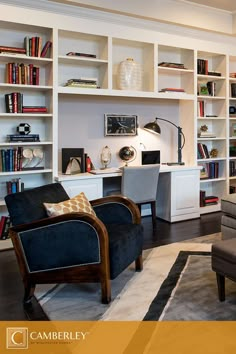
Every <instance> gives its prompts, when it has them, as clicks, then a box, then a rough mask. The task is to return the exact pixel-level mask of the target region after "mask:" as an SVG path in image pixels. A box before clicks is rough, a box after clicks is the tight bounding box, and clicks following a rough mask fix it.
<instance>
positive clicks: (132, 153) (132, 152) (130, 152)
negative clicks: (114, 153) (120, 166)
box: [119, 146, 137, 166]
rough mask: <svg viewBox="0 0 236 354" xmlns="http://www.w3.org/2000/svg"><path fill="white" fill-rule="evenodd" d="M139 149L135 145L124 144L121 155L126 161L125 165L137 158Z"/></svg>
mask: <svg viewBox="0 0 236 354" xmlns="http://www.w3.org/2000/svg"><path fill="white" fill-rule="evenodd" d="M136 156H137V151H136V149H135V148H134V147H133V146H124V147H123V148H121V149H120V151H119V157H120V158H121V160H122V161H124V162H125V166H128V162H132V161H134V160H135V159H136Z"/></svg>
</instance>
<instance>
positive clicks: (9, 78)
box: [6, 63, 13, 84]
mask: <svg viewBox="0 0 236 354" xmlns="http://www.w3.org/2000/svg"><path fill="white" fill-rule="evenodd" d="M12 66H13V64H12V63H7V64H6V70H7V77H6V81H7V83H8V84H12Z"/></svg>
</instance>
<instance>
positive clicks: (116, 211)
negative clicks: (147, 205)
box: [5, 183, 143, 303]
mask: <svg viewBox="0 0 236 354" xmlns="http://www.w3.org/2000/svg"><path fill="white" fill-rule="evenodd" d="M68 199H69V196H68V195H67V193H66V191H65V190H64V188H63V187H62V186H61V184H59V183H52V184H48V185H44V186H40V187H37V188H34V189H31V190H26V191H24V192H19V193H15V194H9V195H7V196H6V197H5V201H6V205H7V208H8V211H9V215H10V218H11V222H12V227H11V229H10V237H11V238H12V241H13V245H14V249H15V253H16V257H17V261H18V264H19V269H20V272H21V276H22V280H23V283H24V288H25V294H24V302H25V303H27V302H29V301H30V300H31V298H32V296H33V294H34V290H35V286H36V284H46V283H72V282H100V284H101V298H102V303H109V302H110V301H111V283H110V280H111V279H114V278H116V277H117V276H118V275H119V274H120V273H121V272H122V271H123V270H124V269H126V268H127V267H128V266H129V265H130V264H131V263H132V262H133V261H135V267H136V270H137V271H141V270H142V248H143V228H142V225H141V217H140V212H139V209H138V208H137V206H136V205H135V203H134V202H132V201H131V200H129V199H128V198H126V197H122V196H109V197H105V198H100V199H96V200H93V201H91V204H92V206H93V208H94V211H95V213H96V216H93V215H91V214H88V213H84V212H76V213H69V214H64V215H60V216H55V217H48V216H47V213H46V210H45V208H44V206H43V203H45V202H47V203H59V202H62V201H65V200H68Z"/></svg>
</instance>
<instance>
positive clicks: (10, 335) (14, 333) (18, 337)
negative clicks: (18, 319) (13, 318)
mask: <svg viewBox="0 0 236 354" xmlns="http://www.w3.org/2000/svg"><path fill="white" fill-rule="evenodd" d="M6 346H7V349H28V328H25V327H8V328H7V341H6Z"/></svg>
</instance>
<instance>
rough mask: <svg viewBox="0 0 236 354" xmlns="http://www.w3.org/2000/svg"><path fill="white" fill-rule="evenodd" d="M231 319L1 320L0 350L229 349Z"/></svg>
mask: <svg viewBox="0 0 236 354" xmlns="http://www.w3.org/2000/svg"><path fill="white" fill-rule="evenodd" d="M235 333H236V322H213V321H212V322H211V321H209V322H200V321H196V322H185V321H183V322H171V321H170V322H169V321H168V322H148V321H147V322H132V321H130V322H128V321H127V322H122V321H120V322H112V321H103V322H100V321H99V322H96V321H94V322H89V321H88V322H75V321H74V322H68V321H60V322H57V321H52V322H50V321H48V322H47V321H38V322H34V321H29V322H18V321H9V322H3V321H2V322H0V353H1V354H3V353H8V354H9V353H11V352H12V350H16V352H14V353H17V350H21V353H22V354H23V353H24V352H25V353H30V354H31V353H32V354H39V353H40V354H42V353H45V354H54V353H55V354H60V353H63V354H67V353H68V354H69V353H72V354H77V353H78V354H172V353H174V354H232V353H235V352H236V341H235Z"/></svg>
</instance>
